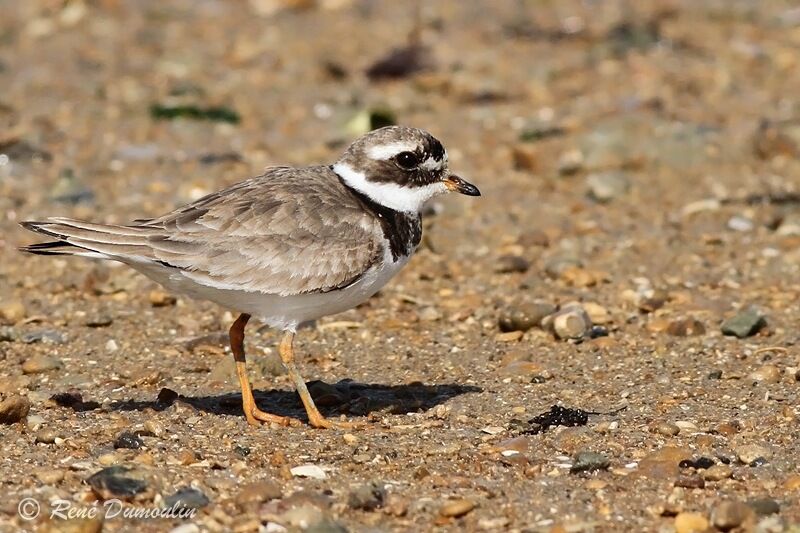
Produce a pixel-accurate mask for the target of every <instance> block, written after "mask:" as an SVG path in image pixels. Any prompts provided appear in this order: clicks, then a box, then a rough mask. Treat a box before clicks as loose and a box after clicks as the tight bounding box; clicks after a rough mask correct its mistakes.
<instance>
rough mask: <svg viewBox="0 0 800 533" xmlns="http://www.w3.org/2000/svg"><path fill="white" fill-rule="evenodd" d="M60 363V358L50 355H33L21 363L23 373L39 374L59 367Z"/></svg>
mask: <svg viewBox="0 0 800 533" xmlns="http://www.w3.org/2000/svg"><path fill="white" fill-rule="evenodd" d="M61 366H62V363H61V360H60V359H56V358H55V357H50V356H49V355H41V354H40V355H34V356H33V357H31V358H30V359H27V360H26V361H25V362H24V363H22V373H23V374H41V373H43V372H49V371H50V370H56V369H59V368H61Z"/></svg>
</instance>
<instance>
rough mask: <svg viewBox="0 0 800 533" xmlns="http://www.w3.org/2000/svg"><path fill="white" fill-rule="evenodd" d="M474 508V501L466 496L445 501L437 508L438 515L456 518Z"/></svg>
mask: <svg viewBox="0 0 800 533" xmlns="http://www.w3.org/2000/svg"><path fill="white" fill-rule="evenodd" d="M473 509H475V502H473V501H472V500H468V499H466V498H460V499H458V500H451V501H449V502H446V503H445V504H444V505H442V507H441V508H440V509H439V515H440V516H443V517H445V518H458V517H460V516H464V515H465V514H467V513H469V512H470V511H472V510H473Z"/></svg>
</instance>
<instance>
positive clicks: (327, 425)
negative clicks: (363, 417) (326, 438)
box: [308, 415, 367, 429]
mask: <svg viewBox="0 0 800 533" xmlns="http://www.w3.org/2000/svg"><path fill="white" fill-rule="evenodd" d="M308 423H309V424H310V425H311V427H315V428H320V429H364V428H365V427H366V426H367V424H365V423H364V422H347V421H345V420H331V419H330V418H325V417H324V416H322V415H319V416H311V417H309V419H308Z"/></svg>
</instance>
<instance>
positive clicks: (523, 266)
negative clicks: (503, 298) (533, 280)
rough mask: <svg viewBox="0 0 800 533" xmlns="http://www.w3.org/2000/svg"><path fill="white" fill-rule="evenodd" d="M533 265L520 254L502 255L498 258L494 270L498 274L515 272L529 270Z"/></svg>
mask: <svg viewBox="0 0 800 533" xmlns="http://www.w3.org/2000/svg"><path fill="white" fill-rule="evenodd" d="M530 267H531V263H530V261H528V260H527V259H525V258H524V257H522V256H519V255H501V256H500V257H498V258H497V261H496V262H495V265H494V271H495V272H497V273H498V274H513V273H517V272H519V273H521V272H527V271H528V269H529V268H530Z"/></svg>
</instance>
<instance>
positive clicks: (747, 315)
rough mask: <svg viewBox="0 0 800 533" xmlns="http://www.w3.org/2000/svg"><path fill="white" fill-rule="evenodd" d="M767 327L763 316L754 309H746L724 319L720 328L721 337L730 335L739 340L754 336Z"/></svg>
mask: <svg viewBox="0 0 800 533" xmlns="http://www.w3.org/2000/svg"><path fill="white" fill-rule="evenodd" d="M766 325H767V321H766V318H765V317H764V314H763V313H762V312H761V311H759V310H758V309H756V308H755V307H752V306H751V307H748V308H746V309H743V310H741V311H739V312H738V313H736V314H735V315H734V316H732V317H730V318H728V319H726V320H725V321H724V322H723V323H722V326H721V329H722V333H723V335H732V336H735V337H737V338H740V339H744V338H745V337H750V336H751V335H755V334H756V333H758V331H759V330H760V329H761V328H763V327H764V326H766Z"/></svg>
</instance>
